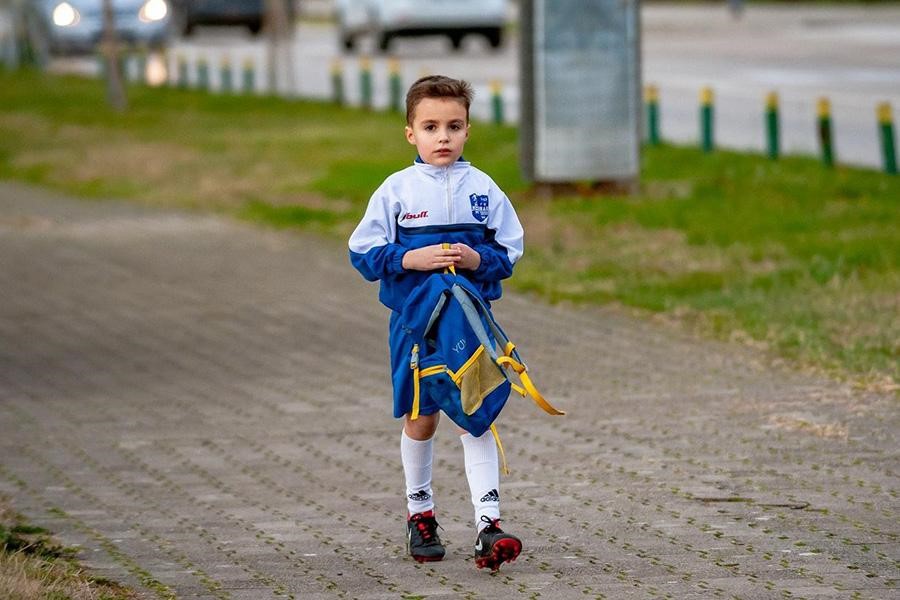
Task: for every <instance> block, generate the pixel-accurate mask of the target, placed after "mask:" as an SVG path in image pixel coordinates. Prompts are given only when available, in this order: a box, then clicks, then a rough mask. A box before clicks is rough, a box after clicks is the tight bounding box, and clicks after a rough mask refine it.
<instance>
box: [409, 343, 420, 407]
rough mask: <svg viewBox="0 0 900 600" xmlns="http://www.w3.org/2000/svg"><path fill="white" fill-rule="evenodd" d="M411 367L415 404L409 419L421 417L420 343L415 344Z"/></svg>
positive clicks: (410, 362) (410, 360)
mask: <svg viewBox="0 0 900 600" xmlns="http://www.w3.org/2000/svg"><path fill="white" fill-rule="evenodd" d="M409 368H410V369H412V370H413V404H412V410H411V411H410V413H409V420H410V421H415V420H416V419H418V418H419V345H418V344H414V345H413V349H412V356H411V357H410V359H409Z"/></svg>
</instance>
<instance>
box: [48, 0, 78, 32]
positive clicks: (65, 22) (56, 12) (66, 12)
mask: <svg viewBox="0 0 900 600" xmlns="http://www.w3.org/2000/svg"><path fill="white" fill-rule="evenodd" d="M80 20H81V15H79V14H78V11H77V10H75V7H74V6H72V5H71V4H69V3H68V2H60V3H59V4H57V5H56V8H54V9H53V24H54V25H56V26H57V27H71V26H72V25H77V24H78V21H80Z"/></svg>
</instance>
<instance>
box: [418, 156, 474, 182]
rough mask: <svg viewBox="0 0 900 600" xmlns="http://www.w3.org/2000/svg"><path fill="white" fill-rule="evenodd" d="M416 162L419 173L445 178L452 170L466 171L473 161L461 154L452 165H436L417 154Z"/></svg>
mask: <svg viewBox="0 0 900 600" xmlns="http://www.w3.org/2000/svg"><path fill="white" fill-rule="evenodd" d="M414 164H415V167H416V171H418V172H419V173H422V174H423V175H427V176H428V177H433V178H434V179H443V178H444V177H446V176H447V175H448V174H450V173H451V172H452V173H459V172H462V171H465V170H466V169H468V168H469V166H470V165H471V164H472V163H470V162H469V161H467V160H466V159H464V158H463V157H462V156H460V157H459V158H458V159H456V162H455V163H453V164H452V165H448V166H446V167H436V166H434V165H430V164H428V163H427V162H425V161H424V160H422V157H421V156H416V160H415V163H414Z"/></svg>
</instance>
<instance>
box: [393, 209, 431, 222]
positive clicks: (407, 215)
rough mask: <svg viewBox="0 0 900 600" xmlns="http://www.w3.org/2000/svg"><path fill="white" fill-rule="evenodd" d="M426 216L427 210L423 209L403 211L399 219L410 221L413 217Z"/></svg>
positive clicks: (420, 217)
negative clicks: (412, 211) (419, 210)
mask: <svg viewBox="0 0 900 600" xmlns="http://www.w3.org/2000/svg"><path fill="white" fill-rule="evenodd" d="M427 216H428V211H427V210H423V211H421V212H417V213H410V212H408V213H404V215H403V216H402V217H400V220H401V221H412V220H413V219H424V218H425V217H427Z"/></svg>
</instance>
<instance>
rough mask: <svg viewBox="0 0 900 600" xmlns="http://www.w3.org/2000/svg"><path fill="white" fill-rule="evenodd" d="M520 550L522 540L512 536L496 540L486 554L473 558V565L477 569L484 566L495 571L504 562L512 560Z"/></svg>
mask: <svg viewBox="0 0 900 600" xmlns="http://www.w3.org/2000/svg"><path fill="white" fill-rule="evenodd" d="M520 552H522V542H520V541H519V540H515V539H512V538H507V539H503V540H498V541H497V543H496V544H494V546H493V548H491V553H490V555H488V556H482V557H479V558H476V559H475V566H476V567H478V568H479V569H483V568H485V567H487V568H489V569H490V570H491V571H497V570H498V569H499V568H500V565H502V564H503V563H505V562H513V561H514V560H516V558H518V556H519V553H520Z"/></svg>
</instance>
